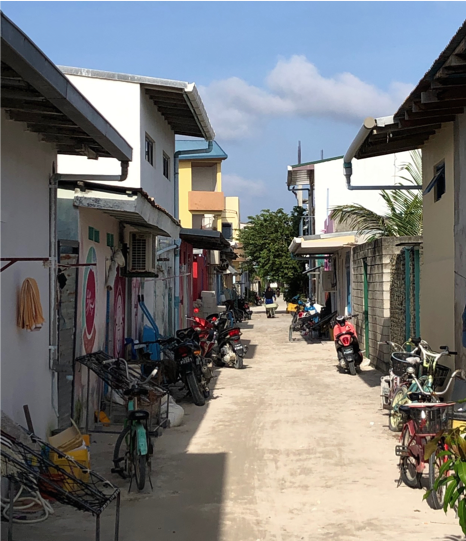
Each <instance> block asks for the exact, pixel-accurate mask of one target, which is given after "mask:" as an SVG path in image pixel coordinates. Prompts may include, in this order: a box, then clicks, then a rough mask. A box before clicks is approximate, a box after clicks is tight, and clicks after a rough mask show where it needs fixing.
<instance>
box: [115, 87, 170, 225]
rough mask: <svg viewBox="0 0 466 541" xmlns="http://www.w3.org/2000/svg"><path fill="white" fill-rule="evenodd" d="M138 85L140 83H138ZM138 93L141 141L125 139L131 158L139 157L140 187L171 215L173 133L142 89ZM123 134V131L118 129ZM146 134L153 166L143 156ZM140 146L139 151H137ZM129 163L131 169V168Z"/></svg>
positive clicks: (135, 159)
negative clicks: (165, 159)
mask: <svg viewBox="0 0 466 541" xmlns="http://www.w3.org/2000/svg"><path fill="white" fill-rule="evenodd" d="M138 87H139V85H138ZM140 96H141V98H140V99H141V119H140V126H141V128H140V129H141V131H140V142H139V145H138V146H136V145H134V144H133V141H132V140H131V139H129V138H128V139H127V141H128V142H129V144H130V145H131V146H132V147H133V149H134V150H133V161H137V159H138V156H139V159H140V161H141V187H142V188H143V189H144V190H145V191H146V192H147V193H148V194H149V195H150V196H152V197H155V201H156V202H157V204H159V205H161V206H162V207H163V208H164V209H165V210H168V212H169V213H170V214H172V215H173V213H174V210H175V186H174V179H173V177H174V160H173V155H174V153H175V133H174V132H173V130H172V129H171V127H170V125H169V124H168V122H167V121H166V120H165V118H164V117H163V116H162V115H161V114H160V113H159V112H158V109H157V107H156V106H155V105H154V102H153V101H152V100H150V99H149V97H148V96H146V94H145V92H144V89H142V88H141V90H140ZM120 133H121V134H122V135H123V137H126V135H125V133H124V132H120ZM146 133H147V134H148V135H149V136H150V137H151V138H152V139H153V140H154V141H155V148H154V165H151V164H150V163H149V162H148V161H146V159H145V147H144V145H145V138H146ZM137 148H139V153H138V151H137V150H136V149H137ZM163 153H165V154H166V155H167V156H168V157H169V159H170V173H169V177H170V178H169V179H167V178H166V177H165V176H164V175H163ZM131 166H132V165H130V169H131Z"/></svg>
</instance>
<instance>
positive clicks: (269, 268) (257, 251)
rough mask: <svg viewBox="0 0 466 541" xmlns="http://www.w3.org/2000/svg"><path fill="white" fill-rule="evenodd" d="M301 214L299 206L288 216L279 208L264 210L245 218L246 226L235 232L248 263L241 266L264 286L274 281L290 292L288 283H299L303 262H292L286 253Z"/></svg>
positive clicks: (290, 284) (295, 234)
mask: <svg viewBox="0 0 466 541" xmlns="http://www.w3.org/2000/svg"><path fill="white" fill-rule="evenodd" d="M301 212H302V209H300V208H299V207H295V208H294V209H293V211H292V212H291V214H287V213H286V212H285V211H284V210H283V209H278V210H276V211H271V210H268V209H265V210H263V211H262V212H261V213H260V214H257V215H256V216H249V217H248V219H249V222H248V226H247V227H245V228H244V229H242V230H241V231H240V232H239V242H240V243H241V244H242V245H243V250H244V254H245V256H246V258H247V260H248V261H247V263H246V265H245V266H246V268H247V269H248V270H249V271H250V272H252V273H255V274H257V275H258V276H259V277H260V278H261V280H262V282H263V283H264V284H266V283H267V282H269V281H277V282H280V283H282V284H288V285H289V286H290V289H291V286H292V284H295V283H296V282H299V281H301V282H302V281H303V278H302V277H303V274H302V272H303V270H304V263H303V262H302V261H296V260H295V259H293V258H292V257H291V254H290V252H289V250H288V247H289V245H290V244H291V241H292V240H293V238H294V237H295V236H297V234H298V233H297V230H298V231H299V220H298V217H299V216H300V214H301ZM293 287H295V286H293Z"/></svg>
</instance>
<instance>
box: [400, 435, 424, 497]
mask: <svg viewBox="0 0 466 541" xmlns="http://www.w3.org/2000/svg"><path fill="white" fill-rule="evenodd" d="M411 439H412V437H411V434H410V433H409V428H408V425H405V427H404V429H403V436H402V438H401V442H402V445H403V446H404V447H407V448H408V449H409V446H410V444H411ZM416 467H417V460H416V458H415V457H413V456H412V455H408V456H402V457H400V474H401V479H402V481H403V483H404V484H405V485H406V486H408V487H410V488H421V476H422V474H420V473H418V472H417V471H416Z"/></svg>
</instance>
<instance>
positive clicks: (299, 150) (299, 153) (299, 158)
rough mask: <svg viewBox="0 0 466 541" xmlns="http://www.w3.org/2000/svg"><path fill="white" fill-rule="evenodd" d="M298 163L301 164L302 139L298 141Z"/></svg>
mask: <svg viewBox="0 0 466 541" xmlns="http://www.w3.org/2000/svg"><path fill="white" fill-rule="evenodd" d="M298 165H301V141H298Z"/></svg>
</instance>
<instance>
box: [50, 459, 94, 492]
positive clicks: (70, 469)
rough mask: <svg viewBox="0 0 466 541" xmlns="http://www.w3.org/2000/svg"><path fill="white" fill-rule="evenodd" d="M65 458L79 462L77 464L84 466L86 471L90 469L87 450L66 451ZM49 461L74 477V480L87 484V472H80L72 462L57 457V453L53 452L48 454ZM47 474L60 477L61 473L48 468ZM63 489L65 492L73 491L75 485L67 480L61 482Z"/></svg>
mask: <svg viewBox="0 0 466 541" xmlns="http://www.w3.org/2000/svg"><path fill="white" fill-rule="evenodd" d="M66 456H67V457H69V458H72V459H73V460H74V461H75V462H79V464H81V465H82V466H84V467H85V468H86V469H88V470H90V469H91V460H90V455H89V450H88V449H78V450H75V451H68V452H67V453H66ZM49 459H50V461H51V462H53V463H54V464H56V465H57V466H58V467H60V468H61V469H62V470H65V471H66V472H67V473H70V474H71V475H74V477H76V479H79V480H80V481H84V483H87V482H89V472H86V471H85V470H82V469H81V468H80V467H79V466H78V465H77V464H74V463H73V461H72V460H68V459H66V458H63V457H61V456H58V455H57V453H55V452H53V451H52V452H51V453H50V455H49ZM49 473H51V474H53V475H60V473H61V472H60V471H59V470H57V469H55V468H53V467H50V468H49ZM63 488H64V489H65V490H69V491H73V490H75V489H76V483H74V482H72V481H68V480H63Z"/></svg>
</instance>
